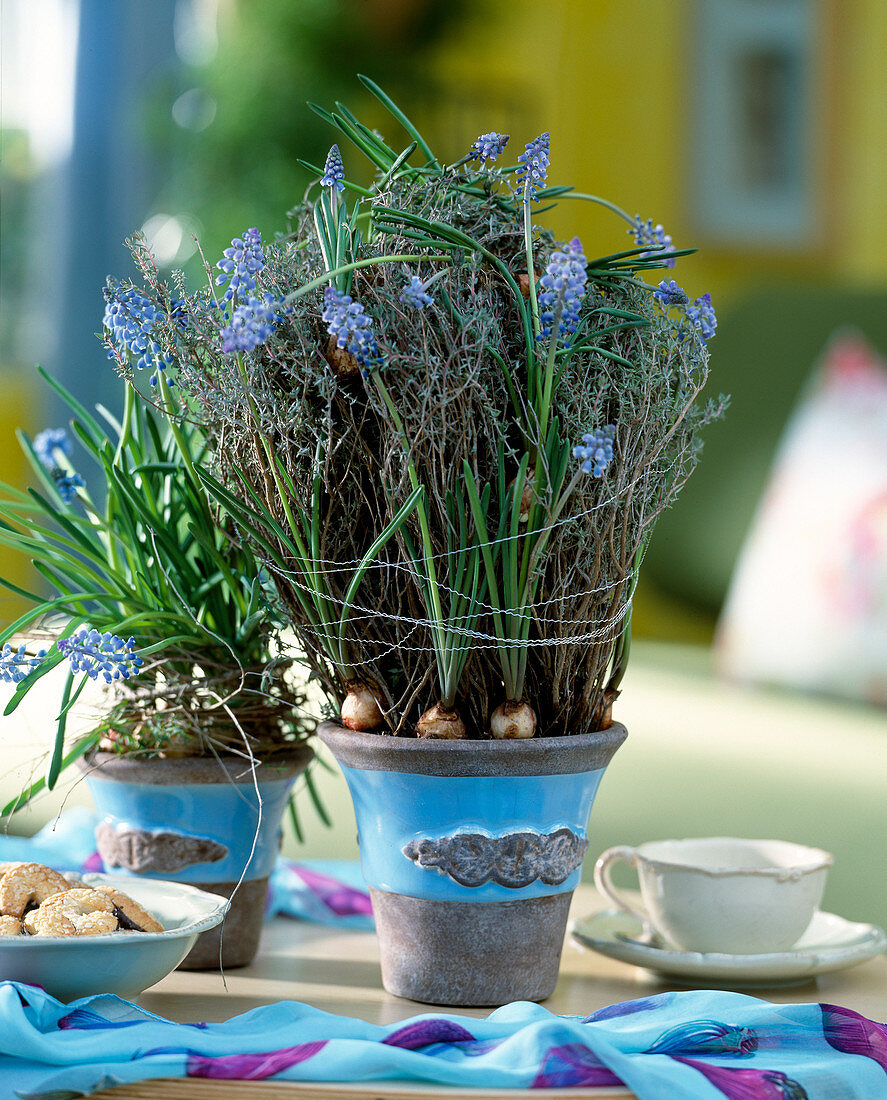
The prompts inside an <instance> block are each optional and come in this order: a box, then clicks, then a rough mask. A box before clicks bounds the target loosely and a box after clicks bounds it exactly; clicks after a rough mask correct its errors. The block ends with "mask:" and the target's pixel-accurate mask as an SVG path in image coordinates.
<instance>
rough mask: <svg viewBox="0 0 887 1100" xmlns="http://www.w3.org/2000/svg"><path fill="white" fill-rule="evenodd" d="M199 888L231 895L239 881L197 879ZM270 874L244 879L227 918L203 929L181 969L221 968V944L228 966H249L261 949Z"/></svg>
mask: <svg viewBox="0 0 887 1100" xmlns="http://www.w3.org/2000/svg"><path fill="white" fill-rule="evenodd" d="M191 885H193V886H196V887H197V888H198V890H206V891H207V892H208V893H210V894H221V895H222V896H223V897H226V898H230V897H231V895H232V893H234V888H235V886H237V883H236V882H194V883H191ZM267 896H268V876H267V875H266V876H265V878H257V879H253V880H252V881H250V882H242V883H241V884H240V886H239V887H238V888H237V893H234V897H233V899H232V901H231V908H230V909H229V910H228V912H227V914H226V915H225V919H224V920H223V921H222V923H221V924H220V925H218V926H217V927H216V928H210V930H209V931H208V932H201V933H200V935H199V936H198V937H197V943H195V944H194V946H193V947H192V948H191V950H190V951H189V952H188V954H187V955H186V956H185V958H184V959H183V960H182V961H181V962H180V963H179V965H178V967H177V969H178V970H218V969H219V947H220V946H221V965H222V968H223V969H225V970H233V969H234V968H235V967H237V966H249V964H250V963H251V962H252V961H253V959H254V958H255V956H256V952H257V951H258V949H259V937H260V936H261V934H262V923H263V921H264V918H265V900H266V898H267Z"/></svg>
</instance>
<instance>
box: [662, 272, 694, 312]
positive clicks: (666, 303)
mask: <svg viewBox="0 0 887 1100" xmlns="http://www.w3.org/2000/svg"><path fill="white" fill-rule="evenodd" d="M653 297H654V298H655V299H656V301H657V302H658V303H659V305H660V306H661V307H662V309H664V310H668V309H671V307H672V306H679V307H681V308H683V307H684V306H686V305H688V304H689V301H690V298H689V295H688V294H687V292H686V290H684V289H683V287H679V286H678V284H677V283H676V282H675V281H674V279H663V280H662V282H661V283H660V284H659V286H658V287H657V288H656V289H655V290H654V291H653Z"/></svg>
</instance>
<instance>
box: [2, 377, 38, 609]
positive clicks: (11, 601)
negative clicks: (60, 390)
mask: <svg viewBox="0 0 887 1100" xmlns="http://www.w3.org/2000/svg"><path fill="white" fill-rule="evenodd" d="M2 378H3V401H2V402H0V481H5V482H7V483H8V484H9V485H14V486H16V487H17V488H21V487H23V486H26V485H28V484H33V481H32V479H31V478H30V477H29V474H30V465H29V464H28V461H27V459H26V458H25V456H24V454H23V453H22V449H21V447H19V445H18V440H17V439H16V436H15V432H16V429H17V428H25V429H26V430H28V431H29V432H31V433H32V434H33V431H34V430H39V429H34V428H33V424H32V420H33V415H34V414H33V407H34V392H33V387H32V386H31V384H30V378H29V377H28V376H26V375H25V374H24V372H22V371H18V370H12V369H6V370H3V371H2ZM0 577H3V578H5V579H6V580H10V581H12V582H13V584H18V585H22V586H24V587H28V588H33V587H34V585H35V584H38V583H39V578H38V577H37V575H36V573H35V571H34V570H33V569H32V568H31V566H30V564H29V562H28V561H27V559H25V558H23V557H22V555H21V554H19V553H17V552H15V551H12V550H8V549H7V548H6V547H5V546H2V545H0ZM29 606H30V605H29V604H28V603H27V602H26V601H25V600H24V599H22V598H21V597H20V596H16V595H14V594H13V593H11V592H9V591H8V590H7V589H5V588H3V587H2V586H0V627H5V626H6V625H7V624H9V623H11V622H13V621H14V620H15V619H16V618H18V616H19V615H21V614H22V612H24V611H25V610H26V609H27V608H28V607H29Z"/></svg>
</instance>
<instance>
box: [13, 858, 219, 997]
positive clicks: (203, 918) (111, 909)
mask: <svg viewBox="0 0 887 1100" xmlns="http://www.w3.org/2000/svg"><path fill="white" fill-rule="evenodd" d="M0 872H2V874H0V980H7V981H16V982H24V983H26V984H28V985H39V986H41V987H42V988H43V989H45V990H46V992H47V993H50V994H52V996H54V997H57V998H58V999H59V1000H60V1001H72V1000H75V999H77V998H78V997H87V996H90V995H91V994H94V993H116V994H118V995H119V996H121V997H130V998H131V997H135V996H137V995H138V994H139V993H141V992H142V991H143V990H145V989H147V988H148V987H149V986H152V985H154V984H155V982H159V981H160V979H161V978H163V977H165V976H166V975H167V974H169V973H170V972H171V971H172V970H175V968H176V967H177V966H178V965H179V963H180V962H181V961H182V959H184V957H185V956H186V955H187V954H188V952H189V951H190V950H191V948H192V947H193V946H194V943H195V941H196V939H197V937H198V936H199V935H200V933H201V932H205V931H206V930H207V929H208V928H214V927H215V926H216V925H217V924H219V923H220V922H221V921H222V919H223V918H224V916H225V913H226V912H227V911H228V906H229V904H230V903H229V902H228V899H227V898H223V897H219V896H218V895H217V894H209V893H207V892H206V891H205V890H198V889H197V888H196V887H194V886H186V885H184V884H182V883H178V882H166V881H164V880H161V879H147V878H131V879H130V878H123V877H121V876H119V875H101V874H85V875H74V874H62V873H61V872H59V871H57V870H54V869H53V868H51V867H46V866H44V865H43V864H41V863H11V864H0Z"/></svg>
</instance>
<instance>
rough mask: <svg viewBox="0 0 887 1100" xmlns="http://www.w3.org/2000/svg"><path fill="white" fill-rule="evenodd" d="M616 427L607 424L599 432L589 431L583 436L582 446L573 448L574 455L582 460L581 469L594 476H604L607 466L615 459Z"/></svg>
mask: <svg viewBox="0 0 887 1100" xmlns="http://www.w3.org/2000/svg"><path fill="white" fill-rule="evenodd" d="M615 438H616V427H615V425H614V424H607V426H606V427H604V428H601V430H600V431H598V432H587V433H586V434H585V435H583V437H582V444H583V445H582V446H576V447H574V448H573V457H574V458H578V459H580V460H581V466H580V469H581V470H582V472H583V473H584V474H591V476H592V477H603V475H604V473H605V471H606V469H607V467H608V466H609V465H610V463H611V462H612V461H613V440H614V439H615Z"/></svg>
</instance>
